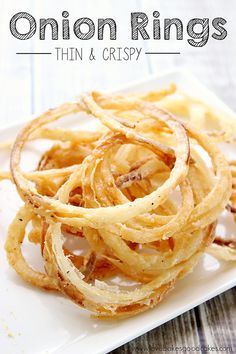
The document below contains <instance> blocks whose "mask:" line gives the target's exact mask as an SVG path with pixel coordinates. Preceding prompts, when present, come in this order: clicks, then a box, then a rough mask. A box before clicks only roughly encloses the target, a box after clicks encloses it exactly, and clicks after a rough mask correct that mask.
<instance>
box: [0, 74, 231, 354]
mask: <svg viewBox="0 0 236 354" xmlns="http://www.w3.org/2000/svg"><path fill="white" fill-rule="evenodd" d="M172 82H175V83H176V84H177V85H178V87H179V88H180V89H181V90H183V91H184V90H187V91H188V93H189V94H191V95H195V96H198V97H200V98H202V99H203V100H206V101H207V102H208V103H210V102H211V103H212V104H214V105H215V107H216V108H219V109H220V110H223V111H227V112H228V113H230V114H233V113H232V112H230V110H229V108H227V107H226V106H225V105H224V104H223V103H222V102H221V101H220V100H219V99H218V98H216V97H215V96H214V95H213V94H212V93H211V92H209V90H208V89H207V88H205V87H204V86H202V85H201V84H200V83H199V82H198V81H197V80H196V79H195V78H193V77H192V76H191V75H190V74H188V73H186V72H182V71H181V72H171V73H168V74H164V75H162V76H158V77H152V78H149V79H148V80H145V81H144V82H138V83H135V84H131V85H129V86H127V87H125V88H123V89H122V90H119V91H123V92H128V91H132V92H135V91H148V90H153V89H157V88H163V87H166V86H167V85H168V84H170V83H172ZM20 127H21V126H20V125H18V126H13V127H10V128H6V129H2V130H1V131H0V141H3V140H6V139H8V138H11V137H14V136H15V134H16V132H17V131H18V130H19V128H20ZM36 150H37V149H36ZM27 154H28V155H27V160H28V162H30V161H32V160H33V157H34V156H35V154H36V151H35V150H32V149H31V150H30V151H28V152H27ZM0 161H1V168H2V166H4V168H7V154H6V152H1V154H0ZM0 196H1V197H0V220H1V222H0V235H1V237H0V352H1V353H4V354H15V353H24V354H36V353H37V354H43V353H45V354H46V353H48V354H49V353H58V354H59V353H63V354H73V353H90V354H99V353H107V352H109V351H111V350H112V349H114V348H116V347H118V346H120V345H122V344H124V343H126V342H128V341H130V340H131V339H133V338H135V337H138V336H140V335H141V334H143V333H145V332H147V331H150V330H151V329H153V328H155V327H157V326H160V325H161V324H163V323H164V322H167V321H169V320H171V319H172V318H174V317H176V316H178V315H180V314H182V313H183V312H185V311H188V310H189V309H192V308H193V307H195V306H197V305H199V304H201V303H203V302H204V301H206V300H208V299H210V298H212V297H213V296H216V295H218V294H220V293H222V292H223V291H226V290H227V289H229V288H231V287H233V286H234V285H236V267H235V266H234V264H233V263H224V262H219V261H217V260H216V259H215V258H213V257H211V256H209V255H204V256H203V257H202V258H201V261H200V262H199V264H198V265H197V267H196V268H195V269H194V272H193V273H191V274H190V275H188V276H187V277H186V278H184V279H183V280H181V281H179V282H178V283H177V285H176V287H175V289H174V290H173V291H172V292H171V293H170V294H169V295H168V297H167V298H166V299H165V300H164V301H163V302H162V303H161V304H160V305H158V306H157V307H156V308H154V309H152V310H150V311H148V312H146V313H143V314H140V315H138V316H136V317H133V318H130V319H126V320H122V321H110V322H101V321H97V320H93V319H90V316H89V313H88V312H87V311H86V310H83V309H81V308H79V307H78V306H76V305H75V304H73V303H72V302H71V301H70V300H69V299H67V298H65V297H63V296H61V295H58V294H55V293H50V292H43V291H40V290H37V289H35V288H33V287H31V286H30V285H27V284H25V283H24V282H23V281H21V279H20V278H19V277H18V276H17V275H16V274H15V272H14V270H12V269H11V268H10V267H9V265H8V263H7V260H6V256H5V252H4V248H3V247H4V242H5V237H6V232H7V227H8V225H9V223H10V221H11V220H12V218H13V216H14V214H15V212H16V210H17V209H18V206H19V204H20V201H19V197H18V196H17V194H16V191H15V189H14V187H13V186H12V185H11V184H10V182H8V181H3V182H1V183H0ZM231 227H232V225H231ZM233 227H235V225H234V226H233ZM29 247H31V252H29ZM27 250H28V252H27ZM24 253H25V256H26V257H30V261H31V263H32V265H34V266H37V267H40V266H42V265H40V263H39V255H38V249H37V247H36V246H31V245H29V244H26V245H24ZM32 254H33V255H35V256H32Z"/></svg>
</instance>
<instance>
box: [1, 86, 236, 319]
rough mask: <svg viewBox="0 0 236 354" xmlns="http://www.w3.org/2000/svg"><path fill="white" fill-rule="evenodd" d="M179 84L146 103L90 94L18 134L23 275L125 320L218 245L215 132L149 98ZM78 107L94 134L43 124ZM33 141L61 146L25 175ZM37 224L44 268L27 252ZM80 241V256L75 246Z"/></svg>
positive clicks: (221, 198)
mask: <svg viewBox="0 0 236 354" xmlns="http://www.w3.org/2000/svg"><path fill="white" fill-rule="evenodd" d="M173 90H174V88H173V87H172V88H171V91H168V90H166V91H165V92H163V93H162V94H161V93H160V94H159V95H158V94H155V95H154V93H152V94H151V96H148V95H145V96H144V97H143V98H142V97H140V98H135V97H124V96H108V95H103V94H100V93H98V92H93V93H91V94H84V95H82V96H81V97H80V98H79V100H78V101H77V102H75V103H69V104H65V105H62V106H60V107H58V108H56V109H53V110H50V111H48V112H46V113H44V114H43V115H42V116H40V117H39V118H37V119H35V120H33V121H31V122H30V123H28V124H27V125H26V126H25V127H24V128H23V130H22V131H21V132H20V133H19V134H18V136H17V138H16V140H15V143H14V146H13V148H12V152H11V179H12V180H13V182H14V183H15V185H16V187H17V190H18V193H19V195H20V196H21V198H22V200H23V201H24V203H25V206H24V207H23V208H22V209H21V210H20V211H19V213H18V214H17V216H16V218H15V220H14V221H13V223H12V225H11V226H10V228H9V233H8V239H7V242H6V251H7V254H8V259H9V262H10V264H11V265H12V266H13V267H14V268H15V270H16V271H17V273H18V274H19V275H21V276H22V277H23V278H24V279H25V280H27V281H28V282H30V283H31V284H34V285H36V286H38V287H42V288H44V289H55V290H59V291H61V292H62V293H64V294H66V295H67V296H69V297H70V298H71V299H72V300H73V301H75V302H76V303H77V304H79V305H80V306H82V307H85V308H87V309H89V310H91V311H92V312H93V313H94V316H97V317H99V318H103V319H108V318H114V317H115V318H123V317H129V316H132V315H135V314H137V313H139V312H142V311H145V310H147V309H148V308H150V307H153V306H155V305H156V304H157V303H159V302H160V301H161V300H162V298H163V297H164V296H165V295H166V294H167V293H168V292H169V291H170V290H171V289H172V288H173V287H174V284H175V283H176V281H177V280H178V279H180V278H182V277H183V276H185V275H186V274H188V273H189V272H191V271H192V269H193V267H194V265H195V264H196V263H197V261H198V259H199V257H200V256H201V254H202V253H203V252H205V250H206V249H209V247H211V244H212V242H213V240H214V236H215V235H214V230H215V224H216V219H217V217H218V215H219V213H220V212H221V211H222V210H223V209H224V208H225V206H226V205H227V203H228V202H229V198H230V195H231V183H232V182H231V173H230V169H229V165H228V163H227V161H226V160H225V158H224V156H223V154H222V153H221V152H220V150H219V149H218V147H217V146H216V145H215V143H214V142H213V140H212V139H211V138H209V137H208V135H207V134H205V133H200V132H199V131H197V130H196V129H195V128H194V127H193V126H192V125H191V123H184V124H183V123H181V122H180V121H179V120H177V119H176V118H175V117H174V116H173V115H172V114H171V113H169V112H167V111H165V110H164V109H162V108H160V107H158V105H156V104H153V103H152V101H153V100H154V99H160V100H162V99H164V98H165V96H167V95H169V94H171V93H172V92H173ZM163 97H164V98H163ZM79 112H80V113H81V112H82V113H84V114H86V115H87V117H88V119H90V116H92V117H93V118H96V119H97V120H98V121H99V122H100V125H99V128H98V130H97V131H95V132H94V131H93V132H87V133H81V135H80V132H79V131H69V130H63V129H60V128H55V129H53V128H48V127H47V125H48V124H49V123H51V122H55V121H56V120H58V119H59V118H61V117H64V116H65V115H68V114H71V113H79ZM37 138H40V139H41V138H46V139H50V140H57V141H59V142H57V143H56V145H54V146H53V147H52V148H50V149H49V150H48V151H46V152H45V153H44V154H43V156H42V157H41V159H40V161H39V163H38V168H37V169H36V171H33V172H24V171H22V169H21V166H20V162H21V155H22V152H23V150H24V147H25V145H26V143H27V142H28V141H30V140H32V139H37ZM202 154H205V155H207V158H208V160H209V161H210V162H209V163H208V164H206V163H205V160H204V159H203V158H202ZM209 165H210V167H209ZM30 222H31V224H32V228H31V231H30V233H29V235H28V238H29V240H30V241H31V242H34V243H37V244H39V245H40V247H41V254H42V257H43V260H44V265H45V274H42V273H39V272H37V271H34V270H33V269H32V268H31V267H30V266H29V265H28V264H27V262H26V260H25V259H24V257H23V255H22V253H21V243H22V241H23V239H24V235H25V228H26V225H27V224H28V223H30ZM73 240H74V241H76V242H79V246H77V248H79V251H80V254H78V253H76V252H75V249H72V248H70V247H69V245H70V244H71V243H73V242H74V241H73ZM72 241H73V242H72ZM83 243H84V244H85V243H86V247H85V246H83V245H82V244H83ZM83 247H85V248H84V249H83ZM82 251H83V252H82ZM117 277H119V279H120V282H116V281H115V280H116V279H117ZM124 280H125V285H124V283H123V281H124ZM127 282H128V283H127Z"/></svg>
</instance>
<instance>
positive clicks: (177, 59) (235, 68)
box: [0, 0, 236, 124]
mask: <svg viewBox="0 0 236 354" xmlns="http://www.w3.org/2000/svg"><path fill="white" fill-rule="evenodd" d="M0 5H1V12H0V43H1V54H0V78H1V80H0V90H1V95H0V110H1V114H0V124H4V123H10V122H13V121H20V120H25V119H27V117H29V116H30V115H31V114H32V113H40V112H41V111H42V110H46V109H48V108H49V107H53V106H55V105H56V104H58V103H61V102H63V101H65V100H68V99H71V98H73V97H75V96H76V95H77V94H78V93H79V92H81V91H84V90H89V89H92V88H93V89H94V88H96V89H100V90H111V89H112V90H115V89H116V87H117V86H120V85H123V84H125V83H126V82H130V81H133V80H137V79H138V80H139V79H143V78H144V77H145V76H147V75H150V74H152V73H157V74H158V73H160V72H162V71H163V70H166V69H170V68H172V67H178V68H188V69H190V70H191V71H192V72H193V73H194V74H195V75H196V76H197V77H198V78H199V79H200V80H201V81H202V82H203V83H204V84H206V85H207V86H208V87H209V88H210V89H212V90H213V91H214V92H215V93H217V94H218V95H219V96H220V97H221V98H222V99H223V100H224V101H225V102H226V103H228V105H229V106H230V107H231V108H233V109H236V103H235V87H236V65H235V59H236V37H235V36H236V2H235V1H234V0H227V1H224V0H206V1H204V0H199V1H196V0H168V1H165V0H159V1H155V0H128V1H127V0H119V1H117V0H102V1H101V0H100V1H99V0H86V1H82V0H70V1H65V0H50V1H47V0H40V1H32V0H21V1H18V0H10V1H6V0H0ZM63 10H67V11H68V12H69V14H70V16H69V19H70V20H71V23H72V24H73V23H74V21H75V20H76V19H77V18H80V17H84V16H88V17H90V18H91V19H93V20H94V21H95V22H96V20H97V18H99V17H112V18H114V19H115V20H116V22H117V40H116V41H105V40H104V41H97V40H96V39H95V40H94V39H91V40H89V41H81V40H79V39H77V38H74V36H71V38H72V39H71V40H70V41H63V43H62V41H59V40H58V41H52V40H45V41H39V39H38V32H37V33H36V34H35V36H34V37H33V38H31V39H29V40H26V41H22V40H17V39H15V38H14V37H13V36H12V35H11V34H10V31H9V21H10V18H11V17H12V16H13V15H14V14H15V13H17V12H19V11H26V12H29V13H30V14H32V15H33V16H34V17H35V18H36V19H39V18H47V17H54V18H56V19H58V20H61V18H62V17H61V13H62V11H63ZM154 10H158V11H159V12H160V19H161V21H163V19H164V18H168V17H169V18H172V17H179V18H180V19H181V20H182V21H183V22H184V23H185V25H186V23H187V21H188V20H190V19H192V18H194V17H201V18H203V17H209V18H210V19H213V18H214V17H218V16H220V17H224V18H225V19H226V20H227V25H226V28H227V30H228V36H227V38H226V39H225V40H223V41H216V40H213V39H212V38H210V39H209V41H208V43H207V44H206V45H205V46H204V47H202V48H194V47H192V46H190V45H189V44H187V39H188V36H187V34H186V29H185V34H184V40H183V41H162V42H160V41H154V40H148V41H145V42H144V41H141V40H140V41H131V40H130V24H129V23H130V12H135V11H143V12H145V13H147V15H148V16H149V18H150V24H151V22H152V21H151V20H152V18H153V17H152V12H153V11H154ZM73 20H74V21H73ZM59 22H60V21H59ZM149 28H150V27H149ZM150 32H151V31H150ZM48 34H49V33H48ZM85 42H86V43H85ZM55 46H77V47H81V46H83V47H85V46H88V47H92V46H93V47H95V48H96V47H98V46H115V47H116V46H117V47H118V46H137V47H141V46H142V47H144V49H145V50H151V51H155V50H156V51H163V50H167V51H168V50H171V51H181V55H153V56H147V55H146V56H145V55H143V56H142V58H141V59H140V60H139V61H137V62H131V63H129V62H109V63H107V62H105V61H102V60H97V61H96V62H93V63H92V62H88V61H83V62H80V61H78V62H57V61H56V60H55V57H54V56H53V57H52V56H23V55H22V56H20V55H16V54H15V53H16V52H18V51H26V52H27V51H47V50H50V49H52V48H53V47H55Z"/></svg>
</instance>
